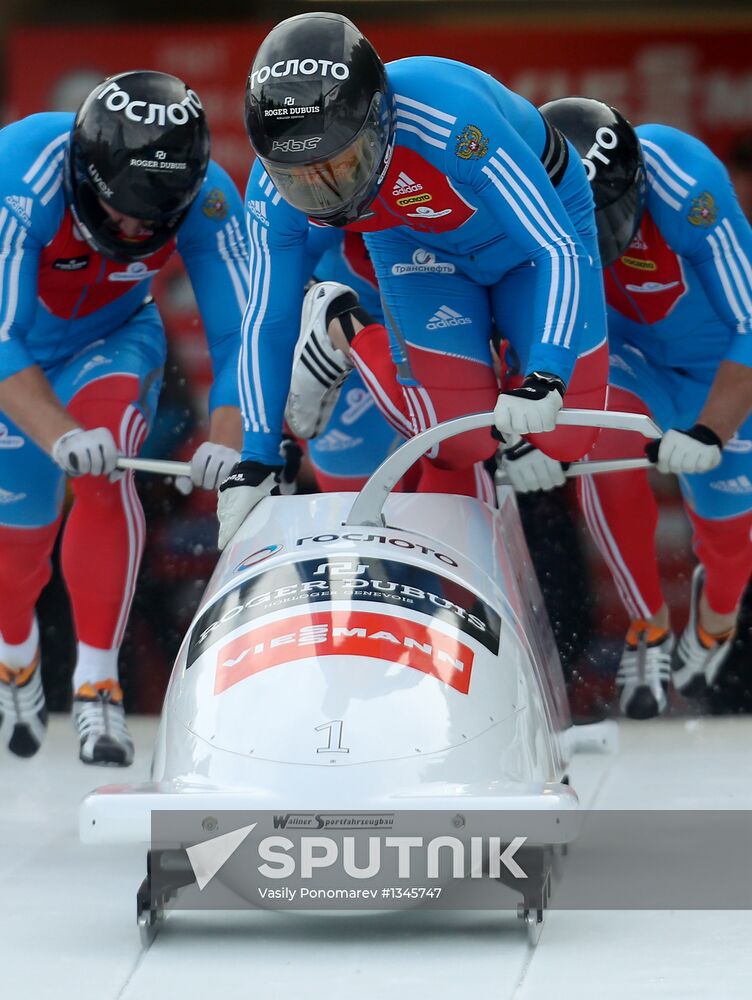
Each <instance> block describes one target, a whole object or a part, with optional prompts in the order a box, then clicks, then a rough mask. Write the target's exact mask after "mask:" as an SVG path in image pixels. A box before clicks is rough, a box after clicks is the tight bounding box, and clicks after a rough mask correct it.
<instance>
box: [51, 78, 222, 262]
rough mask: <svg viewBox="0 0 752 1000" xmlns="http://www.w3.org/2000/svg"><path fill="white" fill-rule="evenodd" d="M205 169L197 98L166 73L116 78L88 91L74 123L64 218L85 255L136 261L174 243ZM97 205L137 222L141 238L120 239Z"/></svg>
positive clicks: (204, 134) (205, 134) (205, 143)
mask: <svg viewBox="0 0 752 1000" xmlns="http://www.w3.org/2000/svg"><path fill="white" fill-rule="evenodd" d="M208 165H209V128H208V126H207V124H206V117H205V116H204V111H203V108H202V107H201V101H200V100H199V99H198V96H197V94H196V93H195V92H194V91H193V90H190V89H189V88H188V87H187V86H186V84H184V83H183V81H182V80H178V78H177V77H175V76H170V75H169V74H168V73H156V72H152V71H150V70H138V71H136V72H132V73H120V74H119V75H118V76H112V77H109V79H107V80H105V81H104V82H103V83H100V84H99V86H97V87H95V88H94V90H93V91H92V92H91V93H90V94H89V96H88V97H87V98H86V100H85V101H84V103H83V104H82V105H81V108H80V110H79V112H78V114H77V115H76V120H75V122H74V124H73V132H72V133H71V141H70V144H69V149H68V162H67V165H66V170H65V181H66V188H67V191H68V199H69V201H70V206H71V211H72V212H73V216H74V218H75V220H76V223H77V224H78V226H79V228H80V230H81V232H82V234H83V236H84V238H85V239H86V242H87V243H88V244H89V246H90V247H92V249H94V250H97V251H98V252H99V253H102V254H104V255H105V256H106V257H110V258H112V259H114V260H119V261H135V260H142V259H143V258H144V257H148V256H149V254H152V253H154V252H155V251H156V250H159V249H160V247H163V246H164V245H165V244H166V243H167V242H168V240H170V239H171V238H172V237H173V236H174V235H175V233H176V231H177V229H178V227H179V226H180V223H181V222H182V221H183V219H184V218H185V216H186V214H187V212H188V210H189V208H190V207H191V205H192V203H193V201H194V199H195V198H196V195H197V194H198V192H199V189H200V188H201V185H202V184H203V182H204V177H205V176H206V169H207V167H208ZM102 203H105V204H107V205H108V206H110V207H111V208H113V209H114V210H115V211H116V212H119V213H120V214H122V215H128V216H131V217H133V218H135V219H142V220H144V222H145V223H148V225H145V226H144V229H145V230H147V233H148V234H147V235H144V236H138V237H136V238H133V239H130V238H128V237H127V236H125V235H123V233H121V232H120V231H119V227H118V226H117V224H116V223H113V221H112V220H111V218H110V216H109V215H108V214H107V212H106V211H105V209H104V208H103V207H102Z"/></svg>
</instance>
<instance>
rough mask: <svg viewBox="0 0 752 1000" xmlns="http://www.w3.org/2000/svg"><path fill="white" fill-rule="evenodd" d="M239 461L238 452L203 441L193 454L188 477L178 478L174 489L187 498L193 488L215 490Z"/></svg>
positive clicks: (221, 445)
mask: <svg viewBox="0 0 752 1000" xmlns="http://www.w3.org/2000/svg"><path fill="white" fill-rule="evenodd" d="M239 461H240V452H238V451H235V449H234V448H227V447H225V445H223V444H215V443H214V442H213V441H204V443H203V444H201V445H199V446H198V448H196V450H195V452H194V453H193V458H192V459H191V474H190V476H178V477H177V479H176V480H175V489H176V490H178V491H179V492H180V493H182V494H184V495H185V496H187V495H188V494H189V493H190V492H191V490H192V489H193V487H194V486H198V487H199V488H200V489H202V490H216V489H218V487H219V484H220V483H221V482H223V481H224V480H225V479H226V478H227V477H228V475H229V474H230V470H231V469H232V467H233V465H237V463H238V462H239Z"/></svg>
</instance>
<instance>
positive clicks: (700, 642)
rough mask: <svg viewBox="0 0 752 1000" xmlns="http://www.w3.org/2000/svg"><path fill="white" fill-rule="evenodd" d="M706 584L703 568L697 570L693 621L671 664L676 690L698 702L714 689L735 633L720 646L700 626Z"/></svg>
mask: <svg viewBox="0 0 752 1000" xmlns="http://www.w3.org/2000/svg"><path fill="white" fill-rule="evenodd" d="M704 580H705V571H704V569H703V567H702V566H701V565H697V566H695V569H694V573H693V574H692V593H691V596H690V599H689V621H688V622H687V627H686V628H685V629H684V631H683V632H682V634H681V638H680V639H679V641H678V643H677V644H676V649H675V650H674V655H673V658H672V662H671V670H672V675H673V679H674V687H675V688H676V689H677V691H680V692H681V693H682V694H683V695H685V696H686V697H688V698H698V697H700V696H701V695H702V694H703V693H704V692H705V690H706V688H708V687H712V686H713V684H714V682H715V679H716V677H717V676H718V672H719V671H720V669H721V667H722V666H723V664H724V663H725V662H726V658H727V657H728V655H729V654H730V652H731V647H732V644H733V641H734V633H733V632H732V633H731V635H729V636H728V638H727V639H725V640H724V641H723V642H717V641H716V640H715V639H713V637H712V636H710V635H708V634H707V632H705V630H704V629H703V628H702V627H701V625H700V595H701V594H702V587H703V583H704Z"/></svg>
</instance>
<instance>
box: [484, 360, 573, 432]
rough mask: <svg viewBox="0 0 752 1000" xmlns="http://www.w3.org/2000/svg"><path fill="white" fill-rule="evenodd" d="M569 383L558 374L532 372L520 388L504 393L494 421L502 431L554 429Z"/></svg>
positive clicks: (499, 399)
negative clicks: (563, 380) (564, 381)
mask: <svg viewBox="0 0 752 1000" xmlns="http://www.w3.org/2000/svg"><path fill="white" fill-rule="evenodd" d="M565 389H566V386H565V385H564V383H563V382H562V380H561V379H560V378H559V377H558V376H557V375H548V374H547V373H546V372H533V374H532V375H528V376H526V378H525V381H524V382H523V383H522V385H521V386H520V388H519V389H511V390H509V391H508V392H502V393H501V395H500V396H499V398H498V399H497V400H496V406H495V408H494V420H495V422H496V428H497V430H498V431H500V432H501V433H502V434H541V433H543V432H544V431H552V430H553V429H554V427H555V426H556V416H557V414H558V412H559V410H560V409H561V407H562V403H563V401H564V391H565Z"/></svg>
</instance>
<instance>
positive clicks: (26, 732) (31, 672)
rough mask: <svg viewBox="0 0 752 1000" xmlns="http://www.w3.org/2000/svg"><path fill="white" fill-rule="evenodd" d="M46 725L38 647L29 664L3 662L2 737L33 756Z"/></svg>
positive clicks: (0, 696)
mask: <svg viewBox="0 0 752 1000" xmlns="http://www.w3.org/2000/svg"><path fill="white" fill-rule="evenodd" d="M46 729H47V706H46V704H45V701H44V689H43V687H42V668H41V666H40V659H39V648H38V647H37V651H36V653H35V654H34V659H33V660H32V662H31V664H30V665H29V666H28V667H23V668H21V669H11V668H10V667H6V666H5V664H4V663H0V739H2V740H3V742H7V744H8V749H9V750H10V752H11V753H14V754H15V755H16V756H17V757H33V756H34V754H35V753H36V752H37V750H38V749H39V748H40V746H41V745H42V740H43V739H44V734H45V731H46Z"/></svg>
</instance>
